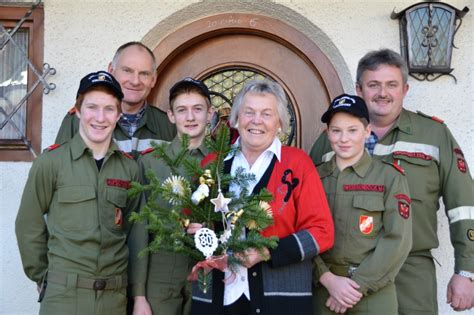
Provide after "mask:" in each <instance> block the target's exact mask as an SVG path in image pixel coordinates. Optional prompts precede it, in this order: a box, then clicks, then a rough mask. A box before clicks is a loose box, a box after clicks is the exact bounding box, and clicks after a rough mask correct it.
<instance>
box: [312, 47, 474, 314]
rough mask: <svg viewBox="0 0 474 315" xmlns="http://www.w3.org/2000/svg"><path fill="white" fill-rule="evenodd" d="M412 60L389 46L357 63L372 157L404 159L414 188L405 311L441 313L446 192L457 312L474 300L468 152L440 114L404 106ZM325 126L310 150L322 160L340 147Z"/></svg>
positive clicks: (451, 288)
mask: <svg viewBox="0 0 474 315" xmlns="http://www.w3.org/2000/svg"><path fill="white" fill-rule="evenodd" d="M407 79H408V69H407V66H406V63H405V60H403V58H402V57H401V56H400V55H399V54H398V53H396V52H394V51H392V50H389V49H382V50H378V51H372V52H369V53H368V54H366V55H365V56H364V57H363V58H362V59H361V60H360V61H359V65H358V67H357V84H356V89H357V93H358V95H359V96H361V97H362V98H363V99H364V100H365V101H366V104H367V107H368V109H369V116H370V121H371V125H372V133H371V135H370V137H369V139H368V141H366V148H367V149H368V150H369V152H370V153H371V155H372V156H373V158H375V159H382V160H384V161H387V162H389V163H394V164H397V165H400V166H401V167H402V168H403V169H404V170H405V175H406V178H407V180H408V186H409V188H410V194H411V198H412V200H413V203H412V213H413V247H412V249H411V252H410V254H409V256H408V258H407V260H406V262H405V264H404V265H403V267H402V269H400V272H399V273H398V275H397V278H396V280H395V284H396V288H397V296H398V304H399V313H400V314H402V315H404V314H407V315H428V314H429V315H432V314H437V313H438V301H437V292H436V291H437V284H436V270H435V265H434V262H433V256H432V254H431V249H433V248H436V247H438V245H439V242H438V237H437V211H438V209H439V198H440V197H442V198H443V203H444V206H445V211H446V214H447V216H448V218H449V229H450V236H451V243H452V245H453V247H454V260H455V262H454V274H453V275H452V277H451V280H450V282H449V284H448V288H447V303H449V304H450V305H451V307H452V308H453V309H454V310H456V311H463V310H467V309H470V308H472V307H474V282H473V280H474V194H473V190H474V189H473V181H472V178H471V173H470V171H469V168H468V166H467V163H466V160H465V159H464V154H463V152H462V151H461V148H460V147H459V145H458V144H457V142H456V140H455V139H454V137H453V136H452V134H451V132H450V131H449V129H448V128H447V127H446V125H445V124H444V123H443V122H442V121H440V120H439V119H437V118H436V117H429V116H426V115H424V114H422V113H419V112H418V113H414V112H412V111H409V110H406V109H405V108H403V100H404V98H405V95H406V93H407V92H408V83H407ZM330 151H331V147H330V145H329V142H328V139H327V133H323V134H322V135H321V136H320V137H319V138H318V139H317V140H316V143H315V144H314V146H313V149H312V150H311V157H312V158H313V161H314V163H315V164H316V165H319V164H320V163H321V162H324V161H327V160H328V159H329V158H330V156H331V155H332V154H333V153H331V152H330Z"/></svg>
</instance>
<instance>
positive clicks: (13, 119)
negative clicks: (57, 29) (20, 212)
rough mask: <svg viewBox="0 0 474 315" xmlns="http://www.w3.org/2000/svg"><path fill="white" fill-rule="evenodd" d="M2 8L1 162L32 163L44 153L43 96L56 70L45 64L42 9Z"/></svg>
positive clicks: (20, 6)
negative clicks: (42, 148) (42, 131)
mask: <svg viewBox="0 0 474 315" xmlns="http://www.w3.org/2000/svg"><path fill="white" fill-rule="evenodd" d="M40 2H41V1H37V2H36V3H35V4H34V5H33V6H31V4H28V5H25V4H23V5H22V4H21V3H20V4H18V3H16V4H13V3H4V4H1V5H0V64H1V67H0V161H32V160H33V159H34V158H35V157H36V156H37V155H38V154H39V152H40V149H41V114H42V94H43V92H45V93H47V92H49V90H51V89H54V84H48V83H47V82H46V80H45V78H46V76H47V75H49V74H54V69H51V68H50V67H49V65H47V64H43V41H44V36H43V28H44V24H43V20H44V14H43V7H42V5H40Z"/></svg>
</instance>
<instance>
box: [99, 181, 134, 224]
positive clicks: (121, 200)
mask: <svg viewBox="0 0 474 315" xmlns="http://www.w3.org/2000/svg"><path fill="white" fill-rule="evenodd" d="M127 196H128V194H127V190H126V189H124V188H119V187H107V201H108V202H109V203H111V204H112V207H111V208H112V209H113V210H111V212H110V213H106V218H105V222H107V226H109V227H110V228H112V230H122V228H123V226H124V223H125V222H124V220H126V219H127V218H126V213H124V209H125V207H126V206H127ZM107 208H109V207H107Z"/></svg>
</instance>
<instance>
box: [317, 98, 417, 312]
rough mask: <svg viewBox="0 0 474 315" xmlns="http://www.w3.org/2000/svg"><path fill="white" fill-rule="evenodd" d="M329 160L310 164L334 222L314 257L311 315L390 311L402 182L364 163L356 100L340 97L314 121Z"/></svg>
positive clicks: (364, 127)
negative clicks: (323, 127)
mask: <svg viewBox="0 0 474 315" xmlns="http://www.w3.org/2000/svg"><path fill="white" fill-rule="evenodd" d="M321 121H322V122H324V123H327V125H328V129H327V133H328V138H329V142H330V144H331V147H332V149H333V150H334V151H335V155H334V156H333V157H332V158H331V160H329V161H328V162H326V163H324V164H321V165H320V166H319V167H318V173H319V176H320V177H321V181H322V183H323V186H324V190H325V191H326V195H327V197H328V202H329V207H330V209H331V213H332V216H333V218H334V226H335V228H336V233H335V235H336V239H335V242H334V247H333V248H332V249H330V250H329V251H328V252H326V253H324V254H322V255H321V256H318V257H317V258H316V259H315V263H316V268H315V283H317V281H318V280H319V283H320V284H319V285H318V284H316V290H315V292H313V296H314V297H315V298H314V301H315V314H334V313H344V312H345V313H346V314H374V315H378V314H387V315H396V314H397V295H396V291H395V285H394V281H395V276H396V274H397V273H398V271H399V269H400V268H401V266H402V264H403V262H404V261H405V259H406V257H407V256H408V253H409V251H410V249H411V244H412V237H411V234H412V226H411V224H412V221H411V215H410V203H411V200H410V197H409V192H408V183H407V181H406V179H405V176H404V175H403V173H402V172H401V171H400V170H399V169H397V168H396V167H394V166H392V165H390V164H387V163H385V162H381V161H379V160H375V159H372V158H371V157H370V155H369V153H368V152H367V151H366V150H365V148H364V143H365V139H366V138H368V137H369V135H370V125H369V113H368V111H367V106H366V104H365V102H364V100H363V99H362V98H360V97H358V96H354V95H347V94H343V95H340V96H338V97H336V98H335V99H334V100H333V102H332V103H331V106H330V107H329V109H328V110H327V111H326V113H325V114H324V115H323V116H322V118H321Z"/></svg>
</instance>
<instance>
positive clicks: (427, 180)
mask: <svg viewBox="0 0 474 315" xmlns="http://www.w3.org/2000/svg"><path fill="white" fill-rule="evenodd" d="M393 158H394V159H395V160H398V161H399V163H400V166H401V167H402V168H403V169H404V171H405V175H406V177H407V179H408V182H409V183H410V194H411V197H412V198H413V199H417V200H420V201H421V200H422V199H423V198H424V197H426V196H428V195H431V194H437V193H438V190H439V187H440V180H439V175H438V174H439V170H438V164H437V163H436V161H435V160H434V159H433V158H432V157H431V156H428V155H423V158H421V157H410V156H404V155H400V154H398V155H397V154H394V155H393ZM411 187H414V189H411Z"/></svg>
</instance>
